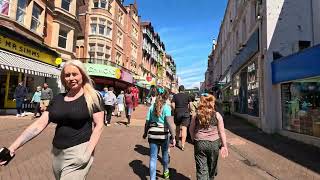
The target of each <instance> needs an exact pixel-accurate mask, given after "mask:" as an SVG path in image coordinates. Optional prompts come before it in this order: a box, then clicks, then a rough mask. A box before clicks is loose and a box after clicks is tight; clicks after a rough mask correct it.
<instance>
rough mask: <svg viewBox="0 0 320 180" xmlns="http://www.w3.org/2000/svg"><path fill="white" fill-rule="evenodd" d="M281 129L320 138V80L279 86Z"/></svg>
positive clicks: (314, 79)
mask: <svg viewBox="0 0 320 180" xmlns="http://www.w3.org/2000/svg"><path fill="white" fill-rule="evenodd" d="M281 105H282V127H283V129H285V130H288V131H293V132H297V133H301V134H306V135H311V136H316V137H320V78H312V79H304V80H297V81H293V82H290V83H284V84H281Z"/></svg>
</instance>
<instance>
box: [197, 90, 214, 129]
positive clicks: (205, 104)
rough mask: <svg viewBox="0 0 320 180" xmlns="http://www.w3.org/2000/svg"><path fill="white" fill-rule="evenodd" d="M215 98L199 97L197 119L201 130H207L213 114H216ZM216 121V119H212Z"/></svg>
mask: <svg viewBox="0 0 320 180" xmlns="http://www.w3.org/2000/svg"><path fill="white" fill-rule="evenodd" d="M215 101H216V98H215V97H214V96H213V95H210V94H209V95H207V96H201V97H200V103H199V106H198V110H197V117H198V121H199V124H200V127H201V128H205V129H207V128H209V126H210V124H211V121H212V118H214V117H213V115H214V113H215V112H216V110H215V108H214V105H215ZM213 120H214V121H216V119H215V118H214V119H213Z"/></svg>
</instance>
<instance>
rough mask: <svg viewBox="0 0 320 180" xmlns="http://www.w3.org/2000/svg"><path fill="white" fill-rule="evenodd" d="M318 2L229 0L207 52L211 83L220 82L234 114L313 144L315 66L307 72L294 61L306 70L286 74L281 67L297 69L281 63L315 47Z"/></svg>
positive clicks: (316, 129)
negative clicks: (211, 64) (211, 48)
mask: <svg viewBox="0 0 320 180" xmlns="http://www.w3.org/2000/svg"><path fill="white" fill-rule="evenodd" d="M319 5H320V4H319V2H318V1H314V0H307V1H299V0H290V1H289V0H280V1H272V0H257V1H245V0H240V1H234V0H229V1H228V5H227V8H226V11H225V15H224V19H223V22H222V24H221V27H220V32H219V36H218V40H217V45H216V46H215V49H214V52H213V58H214V67H213V71H214V73H213V79H214V82H216V83H215V84H214V86H216V85H217V84H218V85H223V86H222V87H221V91H222V96H221V98H222V99H223V100H225V101H229V102H231V103H232V112H233V114H234V115H237V116H240V117H242V118H245V119H247V120H248V121H250V122H251V123H253V124H255V125H256V126H257V127H259V128H261V129H262V130H263V131H265V132H268V133H275V132H277V133H281V134H283V135H286V136H289V137H292V138H296V139H299V140H302V141H304V142H307V143H311V144H314V145H318V146H320V139H319V137H320V136H319V130H320V127H319V119H318V118H317V117H319V112H320V111H319V110H320V109H319V99H317V97H319V91H317V90H315V89H317V88H319V78H318V76H319V75H320V70H314V72H313V74H310V69H312V68H311V67H310V68H303V66H300V71H302V70H305V71H306V72H305V74H308V75H305V74H303V73H302V74H303V75H300V76H296V77H294V78H293V77H291V78H286V79H284V78H283V74H282V73H292V74H297V71H296V72H295V73H294V72H292V71H289V70H290V69H293V68H292V67H290V66H285V65H283V63H284V62H288V64H293V63H292V62H295V61H297V62H300V63H301V62H302V61H304V59H305V58H307V56H310V57H312V56H311V55H314V53H315V52H314V51H315V50H314V49H317V48H318V46H315V45H316V44H318V43H319V32H320V31H319V26H318V25H319V23H320V21H319V12H318V11H317V10H316V9H318V8H319V7H320V6H319ZM312 46H314V48H313V49H311V50H305V51H303V50H304V49H306V48H311V47H312ZM302 52H305V53H302ZM301 53H302V54H301ZM307 53H309V55H308V54H307ZM303 54H307V55H305V56H306V57H305V58H303V56H301V55H303ZM298 55H299V56H298ZM293 57H295V58H293ZM297 57H300V58H301V59H300V60H297V59H298V58H297ZM307 59H312V58H307ZM280 62H281V63H280ZM290 62H291V63H290ZM309 66H310V65H309ZM280 67H282V68H280ZM308 69H309V70H308ZM297 70H298V71H299V67H298V69H297ZM281 72H282V73H281ZM279 77H282V79H281V78H279ZM306 78H308V79H306Z"/></svg>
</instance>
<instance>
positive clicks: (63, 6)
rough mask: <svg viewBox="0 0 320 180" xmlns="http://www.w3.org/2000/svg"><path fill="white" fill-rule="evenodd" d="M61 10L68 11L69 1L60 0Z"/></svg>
mask: <svg viewBox="0 0 320 180" xmlns="http://www.w3.org/2000/svg"><path fill="white" fill-rule="evenodd" d="M61 8H62V9H64V10H66V11H69V9H70V0H62V2H61Z"/></svg>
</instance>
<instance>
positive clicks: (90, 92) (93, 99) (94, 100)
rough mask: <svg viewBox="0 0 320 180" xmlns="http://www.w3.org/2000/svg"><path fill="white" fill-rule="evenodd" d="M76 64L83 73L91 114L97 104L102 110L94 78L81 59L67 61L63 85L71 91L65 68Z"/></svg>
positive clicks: (62, 71) (62, 77) (83, 84)
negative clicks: (93, 82) (67, 83)
mask: <svg viewBox="0 0 320 180" xmlns="http://www.w3.org/2000/svg"><path fill="white" fill-rule="evenodd" d="M70 65H71V66H75V67H77V68H78V69H79V71H80V73H81V75H82V87H83V94H84V97H85V99H86V102H87V107H88V110H89V114H90V116H92V114H93V107H94V106H96V107H98V108H99V110H102V109H101V107H100V100H101V99H100V95H99V94H98V92H97V91H96V90H95V89H94V88H93V84H92V79H91V78H90V76H89V75H88V73H87V70H86V68H85V67H84V65H83V63H82V62H81V61H79V60H69V61H67V62H66V63H65V65H64V66H63V68H62V70H61V75H60V80H61V82H62V85H63V86H64V87H65V88H66V90H67V91H69V89H68V86H67V85H66V82H65V74H64V69H65V67H67V66H70Z"/></svg>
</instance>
